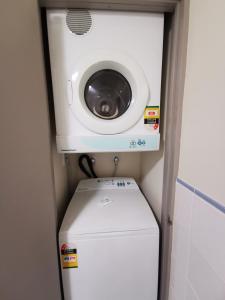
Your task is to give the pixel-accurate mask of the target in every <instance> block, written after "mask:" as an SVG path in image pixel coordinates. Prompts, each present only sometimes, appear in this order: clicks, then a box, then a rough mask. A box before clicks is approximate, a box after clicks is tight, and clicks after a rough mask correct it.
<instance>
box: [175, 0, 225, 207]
mask: <svg viewBox="0 0 225 300" xmlns="http://www.w3.org/2000/svg"><path fill="white" fill-rule="evenodd" d="M224 12H225V2H224V0H207V1H205V0H191V5H190V24H189V38H188V57H187V71H186V82H185V93H184V107H183V120H182V138H181V149H180V164H179V177H180V178H181V179H183V180H185V181H187V182H188V183H190V184H191V185H193V186H194V187H196V188H198V189H200V190H201V191H202V192H204V193H206V194H208V195H209V196H211V197H213V198H215V199H216V200H217V201H220V202H221V203H223V204H225V184H224V183H225V138H224V136H225V117H224V112H225V100H224V99H225V59H224V55H225V38H224V35H225V18H224Z"/></svg>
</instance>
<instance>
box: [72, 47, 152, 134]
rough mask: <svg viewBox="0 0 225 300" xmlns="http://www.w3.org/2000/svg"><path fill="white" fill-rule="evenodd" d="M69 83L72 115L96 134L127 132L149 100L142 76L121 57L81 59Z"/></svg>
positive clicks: (106, 55) (112, 54)
mask: <svg viewBox="0 0 225 300" xmlns="http://www.w3.org/2000/svg"><path fill="white" fill-rule="evenodd" d="M69 80H71V82H72V89H73V91H72V97H73V99H72V101H71V102H72V103H71V109H72V112H73V114H74V115H75V117H76V119H78V120H79V121H80V122H81V123H82V125H83V126H85V127H86V128H88V129H89V130H91V131H93V132H95V133H98V134H117V133H121V132H123V131H126V130H127V129H129V128H131V127H132V126H134V125H135V124H136V123H137V121H138V120H139V119H140V118H141V116H142V115H143V112H144V109H145V106H146V104H147V102H148V100H149V87H148V83H147V80H146V78H145V75H144V72H143V71H142V69H141V68H140V66H139V65H138V64H137V63H136V62H135V61H134V60H133V59H132V58H130V57H129V56H127V55H125V54H124V53H117V52H115V51H112V50H111V51H107V52H106V51H104V52H103V51H96V52H95V53H92V54H91V55H88V56H84V57H83V58H81V59H80V61H79V64H78V65H77V66H76V68H75V70H74V72H73V74H72V78H70V79H69Z"/></svg>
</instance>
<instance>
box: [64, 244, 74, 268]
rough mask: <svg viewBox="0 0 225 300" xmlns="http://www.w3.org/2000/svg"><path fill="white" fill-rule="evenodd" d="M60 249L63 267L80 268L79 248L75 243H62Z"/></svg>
mask: <svg viewBox="0 0 225 300" xmlns="http://www.w3.org/2000/svg"><path fill="white" fill-rule="evenodd" d="M60 251H61V263H62V268H63V269H69V268H78V260H77V249H76V248H75V247H74V246H73V245H70V244H62V246H61V250H60Z"/></svg>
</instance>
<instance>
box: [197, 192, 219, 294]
mask: <svg viewBox="0 0 225 300" xmlns="http://www.w3.org/2000/svg"><path fill="white" fill-rule="evenodd" d="M192 243H193V244H194V245H195V247H196V248H197V249H198V251H199V252H200V253H201V255H202V256H203V257H204V258H205V259H206V260H207V262H208V263H209V265H210V266H211V267H212V268H213V269H214V270H215V272H216V273H217V274H218V276H219V277H221V278H222V279H223V280H224V282H225V258H224V255H225V214H223V213H222V212H220V211H219V210H218V209H216V208H215V207H213V206H212V205H210V204H208V203H207V202H205V201H204V200H202V199H201V198H199V197H198V196H197V195H194V209H193V223H192ZM224 299H225V297H224Z"/></svg>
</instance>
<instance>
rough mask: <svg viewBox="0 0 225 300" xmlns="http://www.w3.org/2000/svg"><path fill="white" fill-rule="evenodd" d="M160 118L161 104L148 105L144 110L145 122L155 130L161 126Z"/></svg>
mask: <svg viewBox="0 0 225 300" xmlns="http://www.w3.org/2000/svg"><path fill="white" fill-rule="evenodd" d="M159 120H160V108H159V106H146V107H145V111H144V124H146V125H149V126H150V128H152V129H153V130H157V129H158V128H159Z"/></svg>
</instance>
